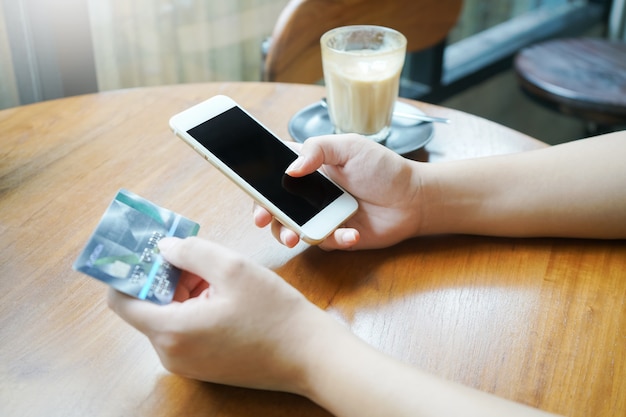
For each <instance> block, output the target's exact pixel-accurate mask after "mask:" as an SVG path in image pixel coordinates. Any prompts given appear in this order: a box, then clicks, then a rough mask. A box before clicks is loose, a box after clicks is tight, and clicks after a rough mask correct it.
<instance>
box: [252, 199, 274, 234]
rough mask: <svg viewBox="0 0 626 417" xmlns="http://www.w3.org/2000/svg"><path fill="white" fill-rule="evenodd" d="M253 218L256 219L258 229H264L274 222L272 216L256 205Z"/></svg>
mask: <svg viewBox="0 0 626 417" xmlns="http://www.w3.org/2000/svg"><path fill="white" fill-rule="evenodd" d="M252 217H253V218H254V224H255V225H256V226H257V227H260V228H263V227H265V226H267V225H268V224H270V223H271V222H272V219H273V217H272V214H271V213H270V212H269V211H267V210H265V209H264V208H263V207H261V206H259V205H257V204H256V203H255V204H254V208H253V209H252Z"/></svg>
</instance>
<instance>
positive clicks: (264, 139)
mask: <svg viewBox="0 0 626 417" xmlns="http://www.w3.org/2000/svg"><path fill="white" fill-rule="evenodd" d="M187 133H189V135H191V136H192V137H193V138H194V139H195V140H197V141H198V142H199V143H200V144H201V145H202V146H204V147H205V148H206V149H207V150H208V151H209V152H211V153H212V154H214V155H215V156H216V157H217V158H219V159H220V160H221V161H222V162H223V163H224V164H226V165H227V166H228V167H230V169H232V170H233V171H234V172H235V173H236V174H238V175H239V176H240V177H241V178H243V179H244V181H246V182H247V183H248V184H250V185H251V186H252V187H253V188H255V189H256V190H257V191H259V192H260V193H261V194H263V195H264V196H265V198H267V199H268V200H269V201H271V202H272V203H273V204H274V205H276V206H277V207H278V208H279V209H281V210H282V211H283V212H284V213H285V214H286V215H287V216H289V217H290V218H291V219H293V221H295V222H296V223H297V224H298V225H300V226H302V225H304V224H305V223H306V222H307V221H309V220H310V219H312V218H313V217H314V216H315V215H316V214H317V213H319V212H320V211H321V210H322V209H324V208H325V207H326V206H328V205H329V204H330V203H332V202H333V201H335V200H336V199H337V198H338V197H340V196H341V195H342V190H341V189H339V188H338V187H337V186H336V185H335V184H333V183H332V182H330V181H329V180H328V179H327V178H326V177H324V176H323V175H322V174H320V173H319V172H314V173H312V174H309V175H306V176H304V177H299V178H294V177H290V176H288V175H287V174H285V170H286V169H287V167H288V166H289V165H290V164H291V163H292V162H293V161H294V160H295V159H296V158H297V155H296V154H295V153H294V152H293V151H292V150H291V149H289V148H288V147H287V145H285V144H284V143H282V142H280V140H279V139H277V138H276V137H275V136H274V135H273V134H272V133H270V132H269V131H267V130H266V129H264V128H263V126H261V125H259V124H258V123H257V122H256V121H255V120H254V119H252V118H251V117H250V116H248V115H247V114H246V113H245V112H244V111H243V110H241V109H240V108H239V107H236V106H235V107H232V108H231V109H229V110H227V111H225V112H223V113H221V114H219V115H217V116H215V117H214V118H211V119H210V120H208V121H206V122H204V123H202V124H200V125H198V126H196V127H194V128H192V129H190V130H188V131H187Z"/></svg>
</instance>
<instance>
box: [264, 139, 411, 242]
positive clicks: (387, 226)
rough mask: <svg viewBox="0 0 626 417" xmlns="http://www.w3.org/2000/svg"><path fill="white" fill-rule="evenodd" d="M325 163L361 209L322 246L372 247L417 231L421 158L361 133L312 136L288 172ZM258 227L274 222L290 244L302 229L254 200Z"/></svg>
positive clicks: (277, 232) (298, 173) (296, 173)
mask: <svg viewBox="0 0 626 417" xmlns="http://www.w3.org/2000/svg"><path fill="white" fill-rule="evenodd" d="M319 168H322V170H323V171H324V172H325V173H326V175H328V176H329V177H330V178H331V179H333V180H334V181H335V182H336V183H337V184H339V185H340V186H342V187H343V188H345V189H346V190H347V191H348V192H349V193H350V194H352V195H353V196H354V197H355V198H356V199H357V200H358V202H359V209H358V211H357V213H356V214H355V215H354V216H353V217H352V218H351V219H349V220H348V221H347V222H346V223H345V225H343V226H342V227H341V228H339V229H337V230H336V231H335V232H334V233H333V234H332V235H331V236H330V237H328V238H327V239H326V240H325V241H324V242H323V243H322V244H320V247H322V248H323V249H327V250H330V249H369V248H380V247H386V246H391V245H393V244H395V243H398V242H400V241H402V240H405V239H407V238H410V237H413V236H415V235H416V234H417V233H418V231H419V228H420V221H421V216H420V207H419V206H420V201H421V196H420V190H421V188H420V184H419V177H418V172H417V169H418V163H416V162H413V161H409V160H407V159H405V158H403V157H401V156H399V155H398V154H396V153H394V152H392V151H390V150H389V149H387V148H385V147H384V146H381V145H380V144H377V143H375V142H373V141H370V140H368V139H365V138H364V137H362V136H360V135H356V134H347V135H329V136H319V137H315V138H310V139H307V140H306V141H305V142H304V144H303V145H302V146H301V148H300V157H299V158H298V159H297V160H296V161H294V163H293V164H292V165H291V166H290V167H289V168H288V169H287V174H289V175H291V176H294V177H300V176H303V175H306V174H310V173H311V172H313V171H315V170H317V169H319ZM254 221H255V224H256V225H257V226H258V227H265V226H267V225H268V224H270V223H271V225H272V226H271V228H272V233H273V235H274V237H275V238H276V239H277V240H279V241H280V242H281V243H283V244H284V245H286V246H288V247H293V246H295V245H296V244H297V243H298V242H299V237H298V235H297V234H296V233H295V232H293V231H291V230H289V229H287V228H286V227H284V226H283V225H281V224H280V223H279V222H278V221H277V220H276V219H274V218H273V217H272V216H271V214H270V213H269V212H268V211H267V210H265V209H263V208H261V207H259V206H255V209H254Z"/></svg>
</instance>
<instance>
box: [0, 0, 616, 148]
mask: <svg viewBox="0 0 626 417" xmlns="http://www.w3.org/2000/svg"><path fill="white" fill-rule="evenodd" d="M287 3H288V0H229V1H218V0H132V1H128V0H55V1H50V0H0V109H2V108H8V107H13V106H17V105H24V104H28V103H33V102H37V101H41V100H49V99H54V98H59V97H65V96H71V95H76V94H85V93H91V92H96V91H107V90H115V89H123V88H134V87H143V86H155V85H165V84H176V83H194V82H210V81H259V80H260V77H261V62H262V45H263V42H264V41H265V40H266V39H268V37H270V36H271V33H272V29H273V27H274V25H275V23H276V20H277V18H278V15H279V14H280V12H281V10H282V9H283V8H284V7H285V5H286V4H287ZM624 3H625V0H466V1H465V2H464V6H463V10H462V13H461V16H460V18H459V21H458V23H457V25H456V27H455V28H454V30H453V31H452V32H451V34H450V36H449V37H448V39H447V41H446V42H445V45H442V46H441V51H442V54H441V53H440V54H439V55H438V54H437V53H430V54H428V53H426V54H423V53H422V54H419V56H415V57H412V58H411V59H410V60H409V61H408V63H407V67H406V68H405V70H406V73H407V75H406V76H407V77H413V78H415V77H417V78H418V79H419V78H420V77H422V78H425V79H427V78H428V74H427V72H428V71H425V70H424V69H428V68H431V67H432V66H433V65H435V64H436V62H434V61H436V60H438V59H439V60H440V61H441V60H443V63H440V66H441V71H442V74H441V75H442V77H441V78H442V80H443V82H442V84H441V85H437V86H435V88H434V89H433V90H432V91H431V93H430V94H429V95H424V96H420V94H419V93H416V94H415V95H414V97H412V98H415V99H418V100H423V101H428V102H431V103H436V104H441V105H444V106H448V107H452V108H456V109H460V110H463V111H466V112H469V113H472V114H476V115H479V116H482V117H485V118H487V119H490V120H493V121H495V122H498V123H501V124H503V125H505V126H509V127H511V128H513V129H516V130H519V131H521V132H524V133H527V134H529V135H531V136H534V137H536V138H538V139H541V140H544V141H546V142H548V143H559V142H563V141H566V140H571V139H576V138H579V137H582V136H583V135H584V128H583V126H582V125H581V122H580V121H578V120H575V119H572V118H569V117H567V116H563V115H560V114H557V113H555V112H552V111H549V110H547V109H543V108H541V107H540V106H537V105H536V104H535V103H532V102H531V101H529V99H528V98H527V97H525V96H524V95H523V94H522V93H521V92H520V91H519V87H518V85H517V82H516V79H515V76H514V74H513V72H512V70H511V63H512V58H513V56H514V54H515V53H516V52H517V51H518V50H519V49H521V48H523V47H524V46H528V45H530V44H532V43H534V42H537V41H540V40H543V39H547V38H553V37H560V36H594V37H614V38H619V39H622V40H625V39H626V38H625V35H624ZM435 66H436V65H435ZM425 73H426V74H425Z"/></svg>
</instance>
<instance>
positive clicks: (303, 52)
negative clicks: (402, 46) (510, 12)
mask: <svg viewBox="0 0 626 417" xmlns="http://www.w3.org/2000/svg"><path fill="white" fill-rule="evenodd" d="M462 3H463V2H462V0H386V1H380V0H291V1H290V2H289V3H288V4H287V5H286V6H285V8H284V9H283V11H282V12H281V14H280V16H279V18H278V21H277V23H276V25H275V27H274V31H273V32H272V36H271V39H270V41H269V47H268V50H267V55H266V57H265V61H264V63H263V79H264V80H265V81H276V82H293V83H306V84H310V83H315V82H317V81H319V80H320V79H322V77H323V72H322V53H321V48H320V37H321V36H322V35H323V34H324V33H325V32H326V31H328V30H330V29H333V28H335V27H339V26H347V25H378V26H387V27H390V28H392V29H395V30H397V31H399V32H401V33H402V34H404V36H406V38H407V52H416V51H421V50H424V49H427V48H429V47H431V46H433V45H436V44H437V43H439V42H441V41H442V40H444V39H445V38H446V37H447V35H448V33H449V32H450V30H451V29H452V27H453V26H454V25H455V24H456V22H457V20H458V17H459V14H460V12H461V7H462Z"/></svg>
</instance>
